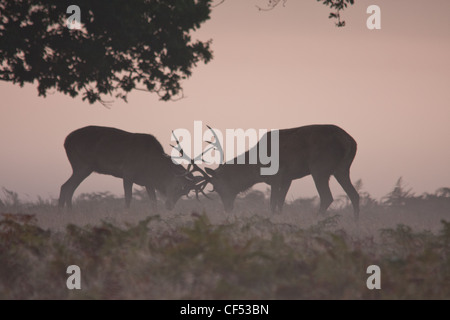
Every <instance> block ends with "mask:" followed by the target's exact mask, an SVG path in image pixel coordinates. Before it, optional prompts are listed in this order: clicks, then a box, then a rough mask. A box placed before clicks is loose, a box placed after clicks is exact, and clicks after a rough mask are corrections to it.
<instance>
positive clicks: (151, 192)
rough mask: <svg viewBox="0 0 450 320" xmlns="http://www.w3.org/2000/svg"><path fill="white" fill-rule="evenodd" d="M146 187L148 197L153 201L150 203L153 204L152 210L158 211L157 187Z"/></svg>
mask: <svg viewBox="0 0 450 320" xmlns="http://www.w3.org/2000/svg"><path fill="white" fill-rule="evenodd" d="M145 189H146V190H147V194H148V197H149V198H150V203H151V204H150V205H151V208H152V211H157V207H156V192H155V188H152V187H149V186H147V187H145Z"/></svg>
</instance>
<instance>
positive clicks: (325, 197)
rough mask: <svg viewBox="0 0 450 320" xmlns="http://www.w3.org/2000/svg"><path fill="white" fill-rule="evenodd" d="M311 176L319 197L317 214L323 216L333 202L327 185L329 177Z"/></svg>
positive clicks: (327, 175)
mask: <svg viewBox="0 0 450 320" xmlns="http://www.w3.org/2000/svg"><path fill="white" fill-rule="evenodd" d="M312 176H313V179H314V183H315V185H316V188H317V191H318V192H319V197H320V208H319V214H324V213H325V212H326V211H327V209H328V207H329V206H330V204H331V203H332V202H333V195H332V194H331V190H330V186H329V184H328V183H329V180H330V175H329V174H324V173H316V174H314V173H313V174H312Z"/></svg>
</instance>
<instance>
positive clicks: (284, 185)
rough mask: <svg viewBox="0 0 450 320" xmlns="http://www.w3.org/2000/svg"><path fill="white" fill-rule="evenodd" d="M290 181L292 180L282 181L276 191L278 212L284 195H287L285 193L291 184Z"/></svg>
mask: <svg viewBox="0 0 450 320" xmlns="http://www.w3.org/2000/svg"><path fill="white" fill-rule="evenodd" d="M291 182H292V180H290V181H285V182H283V183H282V184H281V187H280V189H279V191H278V203H277V205H278V212H280V213H281V211H282V210H283V206H284V202H285V200H286V195H287V193H288V191H289V188H290V186H291Z"/></svg>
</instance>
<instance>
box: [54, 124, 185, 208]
mask: <svg viewBox="0 0 450 320" xmlns="http://www.w3.org/2000/svg"><path fill="white" fill-rule="evenodd" d="M64 148H65V149H66V153H67V157H68V159H69V162H70V164H71V166H72V169H73V174H72V176H71V177H70V178H69V179H68V180H67V182H66V183H64V184H63V185H62V186H61V193H60V197H59V206H60V207H64V205H67V206H68V207H71V205H72V197H73V194H74V192H75V189H76V188H77V187H78V186H79V185H80V183H81V182H82V181H83V180H84V179H86V178H87V177H88V176H89V175H90V174H91V173H92V172H97V173H101V174H106V175H112V176H114V177H117V178H122V179H123V186H124V190H125V204H126V207H127V208H128V207H129V206H130V202H131V197H132V187H133V184H138V185H140V186H144V187H145V188H146V189H147V193H148V195H149V197H150V200H151V202H152V206H153V208H154V209H156V194H155V189H156V190H158V191H160V192H161V193H162V194H164V195H165V196H166V208H167V209H169V210H170V209H172V208H173V206H174V205H175V202H176V201H177V200H178V198H179V197H181V196H182V195H184V194H187V193H188V192H189V190H190V189H189V187H190V186H191V181H190V180H189V179H188V175H186V169H184V167H183V166H181V165H176V164H174V163H173V162H172V160H171V159H170V157H169V156H168V155H166V154H165V153H164V149H163V147H162V146H161V144H160V143H159V142H158V140H157V139H156V138H155V137H154V136H153V135H149V134H140V133H130V132H126V131H123V130H119V129H115V128H109V127H99V126H88V127H84V128H81V129H78V130H75V131H73V132H72V133H70V134H69V135H68V136H67V138H66V140H65V142H64Z"/></svg>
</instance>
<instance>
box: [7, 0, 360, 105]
mask: <svg viewBox="0 0 450 320" xmlns="http://www.w3.org/2000/svg"><path fill="white" fill-rule="evenodd" d="M224 1H225V0H220V1H219V0H132V1H122V0H95V1H89V0H78V1H77V2H76V5H77V6H78V7H79V8H80V10H81V29H79V30H77V29H69V28H68V27H67V19H68V18H69V17H70V16H71V14H72V12H69V13H67V8H68V7H69V5H72V4H73V3H71V2H66V1H60V0H59V1H52V0H0V80H3V81H8V82H12V83H14V84H19V85H20V86H23V85H24V84H25V83H37V89H38V94H39V95H40V96H44V97H45V96H46V95H47V94H48V92H49V91H50V92H52V91H53V90H56V91H59V92H62V93H64V94H68V95H70V96H71V97H76V96H78V95H79V94H82V99H83V100H87V101H89V102H90V103H95V102H101V103H103V104H107V103H108V101H107V100H105V97H109V98H111V97H113V98H121V99H123V100H125V101H126V100H127V94H128V93H129V92H130V91H131V90H143V91H149V92H153V93H157V94H158V95H159V97H160V99H161V100H164V101H167V100H170V99H176V98H179V97H181V96H182V94H183V91H182V87H181V82H182V80H183V79H186V78H187V77H189V76H190V75H191V74H192V69H193V67H195V66H196V65H197V63H199V62H204V63H207V62H209V61H210V60H211V59H212V50H211V47H210V45H211V40H208V41H199V40H195V41H194V40H193V39H192V37H191V33H192V32H193V31H195V30H197V29H198V28H199V27H200V25H201V24H202V23H203V22H205V21H206V20H208V19H209V18H210V13H211V10H212V8H213V7H215V6H217V5H219V4H222V3H223V2H224ZM286 1H287V0H268V3H267V6H268V9H271V8H272V9H273V8H274V7H275V6H277V5H278V4H279V3H280V2H286ZM317 1H319V2H322V3H323V4H324V5H326V6H329V7H330V8H331V9H333V10H334V11H333V12H332V13H330V18H336V19H338V22H337V23H336V25H337V26H339V27H342V26H344V25H345V21H341V18H340V11H342V10H343V9H344V8H346V7H347V4H353V2H354V0H317Z"/></svg>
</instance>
